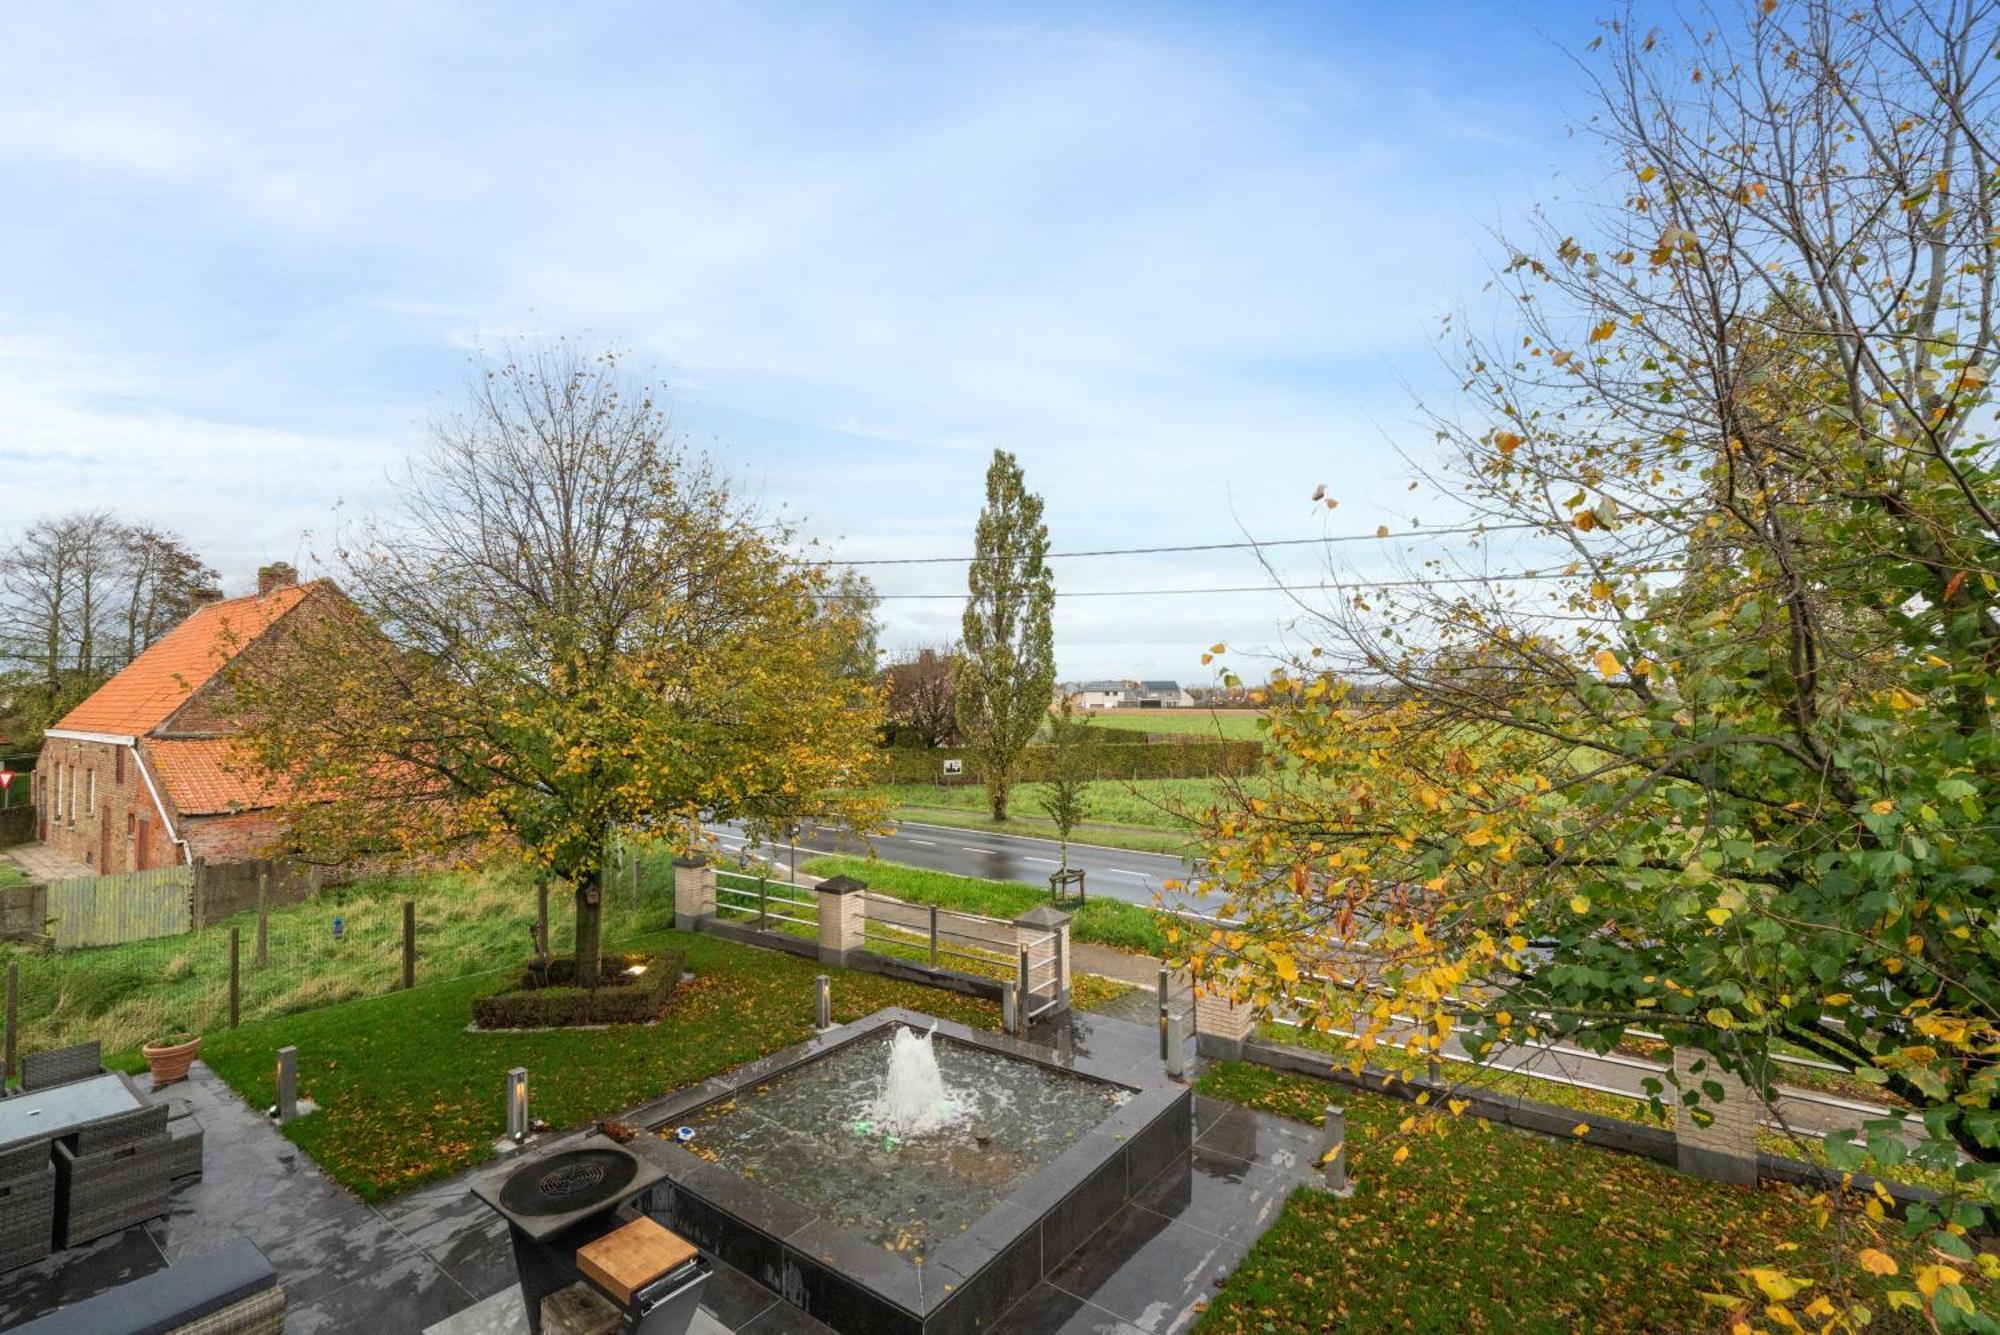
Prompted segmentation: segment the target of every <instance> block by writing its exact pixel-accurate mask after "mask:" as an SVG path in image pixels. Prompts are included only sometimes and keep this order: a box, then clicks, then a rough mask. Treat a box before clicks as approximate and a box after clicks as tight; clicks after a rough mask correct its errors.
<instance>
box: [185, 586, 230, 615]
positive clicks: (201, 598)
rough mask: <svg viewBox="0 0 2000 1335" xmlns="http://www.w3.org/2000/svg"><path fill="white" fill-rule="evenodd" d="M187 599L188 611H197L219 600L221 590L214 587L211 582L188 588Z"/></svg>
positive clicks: (220, 599)
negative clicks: (196, 587) (199, 586)
mask: <svg viewBox="0 0 2000 1335" xmlns="http://www.w3.org/2000/svg"><path fill="white" fill-rule="evenodd" d="M187 600H188V611H189V612H199V611H200V610H201V609H202V608H204V607H207V606H208V605H209V604H210V603H219V602H221V601H222V590H221V589H218V588H216V587H215V586H214V585H213V584H208V585H204V586H202V587H201V588H199V589H189V590H188V595H187Z"/></svg>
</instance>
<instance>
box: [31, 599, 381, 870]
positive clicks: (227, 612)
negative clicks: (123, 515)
mask: <svg viewBox="0 0 2000 1335" xmlns="http://www.w3.org/2000/svg"><path fill="white" fill-rule="evenodd" d="M341 597H342V595H341V594H340V592H339V591H338V590H336V589H335V588H334V587H333V585H331V584H329V583H327V582H326V581H324V580H317V581H314V582H313V583H310V584H299V583H298V582H297V576H296V574H295V572H294V571H293V570H292V568H291V567H290V566H289V565H285V564H283V563H282V562H281V563H279V564H277V565H272V566H266V567H264V568H263V569H262V570H260V571H258V572H257V592H256V593H254V594H251V595H249V596H247V597H243V598H232V599H229V600H227V601H216V602H211V603H209V604H207V605H206V606H202V607H198V608H196V609H195V611H193V612H192V613H190V614H189V615H188V617H187V619H186V620H185V621H183V622H181V623H180V625H178V626H176V627H174V628H173V629H172V630H170V631H168V632H167V633H166V634H165V635H163V636H161V637H160V638H159V639H158V640H157V641H155V642H154V643H153V644H152V645H151V646H150V647H149V648H147V650H146V651H145V652H144V653H142V654H140V655H139V656H138V657H137V658H135V659H133V660H132V661H131V662H130V663H129V664H127V665H126V667H125V669H124V671H122V672H120V673H118V675H117V676H115V677H113V678H111V680H109V681H107V682H105V683H104V685H102V686H100V687H99V688H98V689H97V690H96V691H94V692H93V693H92V694H91V695H90V696H89V698H87V699H86V700H84V702H83V703H82V704H80V705H78V706H77V707H76V708H75V709H72V710H71V711H70V712H69V713H67V714H65V715H64V716H63V717H62V719H61V720H60V721H58V722H57V724H56V725H55V726H54V727H53V728H50V729H49V730H48V731H47V733H46V734H44V736H45V740H44V741H43V743H42V753H41V758H40V761H39V763H38V764H37V765H36V767H35V805H36V808H37V810H36V819H35V827H36V832H37V835H38V837H39V838H40V839H41V841H42V842H43V843H45V844H47V845H49V846H50V847H51V848H53V849H55V850H56V851H57V852H60V853H64V854H67V855H68V856H70V857H72V858H74V859H76V860H77V861H78V862H82V863H85V864H87V865H89V866H90V867H92V868H94V869H96V870H97V871H98V872H99V873H100V874H109V873H112V872H121V871H143V870H145V869H147V868H149V867H165V866H171V865H173V864H175V863H181V862H191V861H192V860H193V859H195V858H197V857H200V858H205V859H206V860H208V861H210V862H239V861H246V860H248V859H251V858H255V857H258V856H260V855H261V854H262V851H263V849H264V847H265V846H266V845H268V844H269V843H271V842H272V841H273V840H274V839H276V838H277V837H278V836H279V835H280V834H282V828H281V826H280V825H279V823H278V819H277V816H276V813H274V812H273V811H272V810H270V808H271V807H272V806H273V805H274V804H275V799H274V797H273V796H272V795H270V794H269V792H268V790H267V788H266V786H265V785H264V784H263V783H261V782H260V781H259V780H258V779H257V778H256V777H255V772H254V770H253V769H252V768H251V767H249V766H248V765H246V764H245V763H244V760H245V757H243V756H242V754H241V752H240V747H239V744H238V741H237V738H236V733H237V726H236V723H235V721H234V720H233V719H232V718H230V716H229V714H228V712H227V709H226V702H225V701H224V699H223V691H222V688H221V686H220V685H219V684H218V681H217V678H218V676H219V675H220V674H221V671H222V669H223V667H224V666H225V665H227V664H228V663H230V662H231V661H232V660H234V659H235V658H237V657H238V656H239V655H241V654H245V653H256V652H258V651H259V646H260V645H262V644H264V643H266V637H269V636H273V635H275V634H278V633H282V629H283V627H284V626H285V625H286V624H287V622H288V621H296V620H297V619H298V618H300V617H302V616H312V615H315V614H316V613H315V610H314V609H317V608H319V607H321V606H322V605H323V604H324V603H325V602H326V601H327V600H331V599H339V598H341ZM301 608H304V609H306V610H305V611H303V612H302V611H301V610H300V609H301Z"/></svg>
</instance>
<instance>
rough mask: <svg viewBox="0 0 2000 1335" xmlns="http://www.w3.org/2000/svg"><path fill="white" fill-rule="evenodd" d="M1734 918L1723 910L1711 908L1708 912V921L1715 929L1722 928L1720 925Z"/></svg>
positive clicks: (1727, 911) (1726, 910)
mask: <svg viewBox="0 0 2000 1335" xmlns="http://www.w3.org/2000/svg"><path fill="white" fill-rule="evenodd" d="M1734 916H1735V915H1734V914H1732V913H1731V912H1730V911H1729V910H1728V909H1725V908H1713V909H1710V910H1709V911H1708V920H1709V921H1710V922H1712V923H1714V924H1715V925H1716V926H1717V927H1720V926H1722V924H1724V923H1726V922H1728V921H1729V920H1730V919H1731V918H1732V917H1734Z"/></svg>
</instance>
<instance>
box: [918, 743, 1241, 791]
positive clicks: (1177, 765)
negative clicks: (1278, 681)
mask: <svg viewBox="0 0 2000 1335" xmlns="http://www.w3.org/2000/svg"><path fill="white" fill-rule="evenodd" d="M881 755H882V772H881V781H882V782H883V783H937V782H939V781H940V780H942V779H943V777H944V762H945V761H947V760H963V761H964V762H965V771H964V773H963V775H962V776H961V777H962V778H963V779H964V780H966V781H968V782H979V781H980V780H981V779H982V777H983V776H982V774H981V771H980V765H979V761H978V760H977V759H976V758H975V757H974V756H973V755H972V753H971V752H969V751H967V750H965V749H964V748H962V747H955V746H940V747H935V748H933V749H931V750H928V751H907V750H902V749H900V748H899V749H896V750H888V751H883V752H882V753H881ZM1052 755H1053V752H1052V751H1051V749H1050V748H1049V747H1046V746H1031V747H1029V748H1028V749H1027V750H1025V751H1023V752H1022V753H1021V762H1020V768H1019V772H1017V773H1016V774H1015V776H1014V778H1015V779H1016V781H1018V782H1026V783H1037V782H1041V781H1043V780H1046V779H1047V778H1048V777H1049V768H1050V761H1051V758H1052ZM1083 755H1084V756H1085V760H1084V762H1083V770H1084V777H1086V778H1091V779H1205V778H1210V777H1213V776H1216V775H1242V774H1254V773H1255V772H1256V771H1257V769H1258V768H1259V766H1260V765H1261V764H1262V763H1263V756H1264V744H1263V743H1262V742H1257V741H1243V740H1237V741H1221V740H1215V739H1209V738H1190V739H1187V740H1175V741H1163V742H1097V743H1095V744H1094V745H1092V746H1090V747H1088V748H1086V749H1085V750H1084V752H1083Z"/></svg>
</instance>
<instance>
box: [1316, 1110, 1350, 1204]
mask: <svg viewBox="0 0 2000 1335" xmlns="http://www.w3.org/2000/svg"><path fill="white" fill-rule="evenodd" d="M1322 1124H1323V1125H1324V1126H1325V1128H1326V1149H1325V1150H1323V1151H1321V1154H1320V1161H1319V1167H1320V1176H1321V1177H1322V1179H1324V1181H1325V1184H1326V1189H1327V1190H1328V1191H1330V1192H1332V1193H1333V1194H1334V1195H1336V1196H1339V1197H1341V1198H1342V1199H1345V1198H1347V1197H1349V1196H1352V1195H1353V1194H1354V1184H1353V1183H1351V1182H1349V1181H1348V1180H1347V1110H1346V1109H1345V1108H1342V1107H1341V1106H1340V1105H1339V1104H1337V1103H1329V1104H1327V1105H1326V1114H1325V1119H1324V1121H1323V1123H1322Z"/></svg>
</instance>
